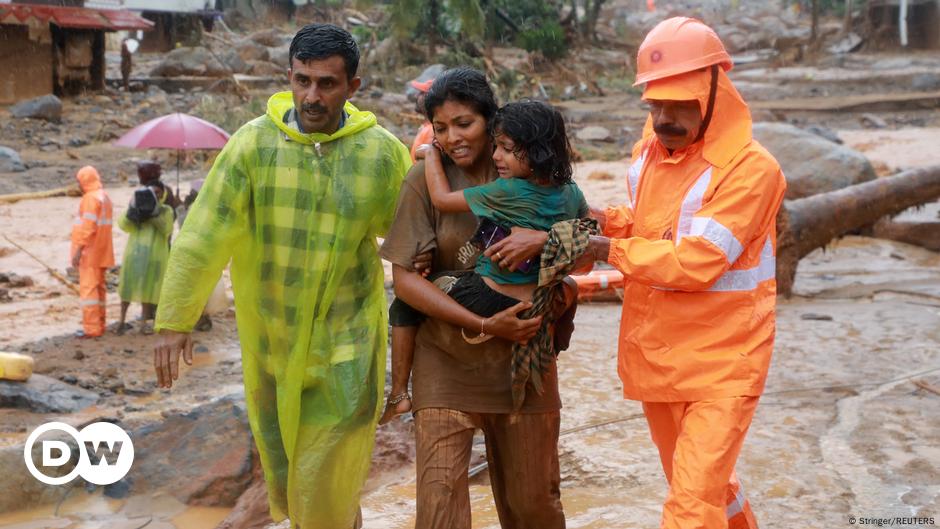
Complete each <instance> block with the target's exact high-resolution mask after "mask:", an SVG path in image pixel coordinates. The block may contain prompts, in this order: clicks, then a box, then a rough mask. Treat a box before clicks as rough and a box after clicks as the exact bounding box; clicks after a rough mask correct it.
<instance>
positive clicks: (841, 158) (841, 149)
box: [754, 123, 876, 199]
mask: <svg viewBox="0 0 940 529" xmlns="http://www.w3.org/2000/svg"><path fill="white" fill-rule="evenodd" d="M754 138H755V139H757V141H759V142H760V143H761V144H762V145H763V146H764V147H765V148H766V149H767V150H768V151H770V153H771V154H773V155H774V157H775V158H776V159H777V161H778V162H780V166H781V167H782V168H783V173H784V174H785V175H786V177H787V195H786V197H787V198H788V199H795V198H803V197H808V196H812V195H816V194H819V193H825V192H828V191H834V190H836V189H842V188H843V187H848V186H850V185H854V184H859V183H862V182H867V181H869V180H874V179H875V178H876V174H875V169H874V168H873V167H872V165H871V162H869V161H868V159H867V158H865V156H864V155H863V154H862V153H860V152H858V151H856V150H853V149H850V148H848V147H846V146H844V145H839V144H837V143H833V142H831V141H829V140H827V139H826V138H823V137H821V136H818V135H816V134H813V133H812V132H807V131H805V130H802V129H800V128H797V127H795V126H793V125H790V124H787V123H755V124H754Z"/></svg>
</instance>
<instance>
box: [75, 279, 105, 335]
mask: <svg viewBox="0 0 940 529" xmlns="http://www.w3.org/2000/svg"><path fill="white" fill-rule="evenodd" d="M107 270H108V269H107V268H101V267H98V266H82V267H79V269H78V291H79V297H80V298H81V300H82V329H83V330H84V331H85V336H101V335H102V334H104V329H105V319H104V307H105V295H106V294H107V288H106V285H105V281H104V275H105V272H106V271H107Z"/></svg>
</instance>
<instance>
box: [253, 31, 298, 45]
mask: <svg viewBox="0 0 940 529" xmlns="http://www.w3.org/2000/svg"><path fill="white" fill-rule="evenodd" d="M293 38H294V36H293V35H288V34H285V33H284V32H283V31H281V30H280V29H277V28H271V29H264V30H261V31H256V32H254V33H252V34H251V35H248V40H251V41H254V42H257V43H258V44H261V45H263V46H267V47H269V48H275V47H277V46H282V45H284V44H288V45H289V44H290V41H291V39H293Z"/></svg>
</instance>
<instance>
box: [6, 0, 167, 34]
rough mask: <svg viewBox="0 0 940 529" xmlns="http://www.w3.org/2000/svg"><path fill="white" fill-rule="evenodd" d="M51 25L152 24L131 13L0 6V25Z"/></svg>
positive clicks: (132, 26) (131, 26)
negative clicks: (37, 23) (36, 23)
mask: <svg viewBox="0 0 940 529" xmlns="http://www.w3.org/2000/svg"><path fill="white" fill-rule="evenodd" d="M35 22H39V23H42V24H45V23H51V24H55V25H57V26H59V27H62V28H81V29H106V30H119V29H145V30H146V29H151V28H153V22H151V21H149V20H147V19H145V18H143V17H141V16H140V15H138V14H136V13H133V12H131V11H125V10H117V9H89V8H85V7H58V6H46V5H26V4H14V3H10V4H0V24H16V25H29V24H30V23H35Z"/></svg>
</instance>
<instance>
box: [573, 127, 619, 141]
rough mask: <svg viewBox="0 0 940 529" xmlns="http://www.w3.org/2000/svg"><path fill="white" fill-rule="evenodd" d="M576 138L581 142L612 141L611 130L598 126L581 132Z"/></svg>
mask: <svg viewBox="0 0 940 529" xmlns="http://www.w3.org/2000/svg"><path fill="white" fill-rule="evenodd" d="M575 137H576V138H578V139H579V140H581V141H612V138H611V136H610V130H608V129H607V128H605V127H599V126H597V125H590V126H587V127H584V128H583V129H581V130H579V131H578V133H577V134H575Z"/></svg>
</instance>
